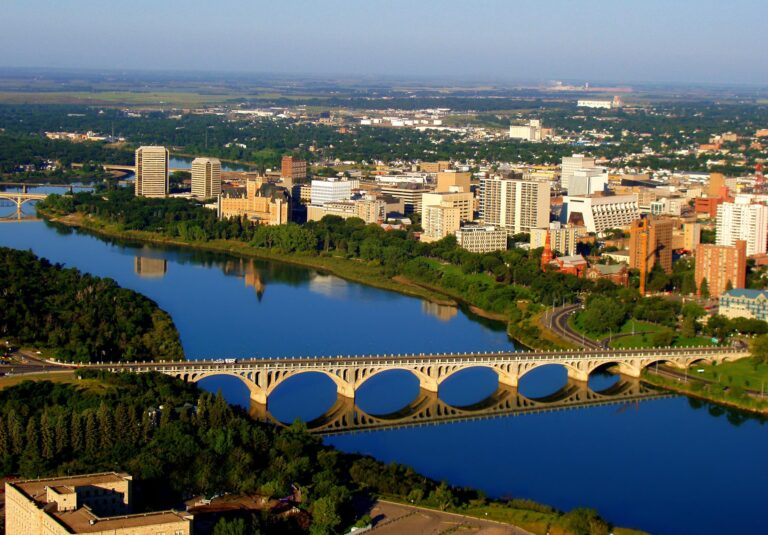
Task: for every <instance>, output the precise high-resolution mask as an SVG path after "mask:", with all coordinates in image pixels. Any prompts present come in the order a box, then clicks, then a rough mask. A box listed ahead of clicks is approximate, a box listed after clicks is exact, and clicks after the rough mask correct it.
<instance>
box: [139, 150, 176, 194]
mask: <svg viewBox="0 0 768 535" xmlns="http://www.w3.org/2000/svg"><path fill="white" fill-rule="evenodd" d="M168 170H169V169H168V149H166V148H165V147H139V148H138V149H136V183H135V193H136V195H137V196H141V197H166V196H167V195H168Z"/></svg>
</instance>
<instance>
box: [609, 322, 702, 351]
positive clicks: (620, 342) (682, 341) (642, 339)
mask: <svg viewBox="0 0 768 535" xmlns="http://www.w3.org/2000/svg"><path fill="white" fill-rule="evenodd" d="M657 327H660V328H662V329H663V328H664V327H661V326H660V325H659V326H657ZM659 330H660V329H659ZM652 340H653V334H652V333H650V334H636V335H634V336H624V337H622V338H616V339H615V340H613V341H612V342H611V343H610V346H611V347H615V348H626V347H653V343H652ZM672 345H673V346H674V347H692V346H708V345H712V341H711V340H710V339H709V338H707V337H706V336H694V337H692V338H687V337H683V336H678V337H677V338H676V339H675V341H674V343H673V344H672Z"/></svg>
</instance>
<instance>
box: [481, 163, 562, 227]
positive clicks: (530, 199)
mask: <svg viewBox="0 0 768 535" xmlns="http://www.w3.org/2000/svg"><path fill="white" fill-rule="evenodd" d="M549 191H550V183H549V182H548V181H546V180H526V179H518V178H503V177H501V176H493V177H489V178H483V179H481V180H480V219H482V221H483V223H485V224H488V225H495V226H498V227H501V228H503V229H504V230H505V231H506V232H507V234H517V233H521V232H530V230H531V229H532V228H540V227H545V226H547V225H548V224H549V207H550V197H549Z"/></svg>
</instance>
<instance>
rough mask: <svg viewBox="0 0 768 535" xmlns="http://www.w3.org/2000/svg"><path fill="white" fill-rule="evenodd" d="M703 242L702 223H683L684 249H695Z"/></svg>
mask: <svg viewBox="0 0 768 535" xmlns="http://www.w3.org/2000/svg"><path fill="white" fill-rule="evenodd" d="M699 243H701V223H685V224H684V225H683V249H685V250H686V251H695V250H696V246H698V245H699Z"/></svg>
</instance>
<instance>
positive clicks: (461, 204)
mask: <svg viewBox="0 0 768 535" xmlns="http://www.w3.org/2000/svg"><path fill="white" fill-rule="evenodd" d="M441 204H448V205H450V206H455V207H456V208H458V209H459V213H460V214H461V215H460V217H461V220H462V221H472V220H474V217H473V216H474V195H472V193H470V192H467V193H423V194H422V195H421V209H422V211H423V210H424V208H425V207H427V206H439V205H441Z"/></svg>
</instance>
